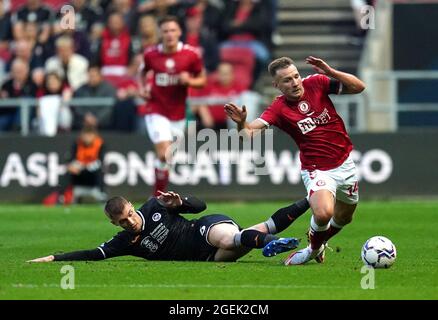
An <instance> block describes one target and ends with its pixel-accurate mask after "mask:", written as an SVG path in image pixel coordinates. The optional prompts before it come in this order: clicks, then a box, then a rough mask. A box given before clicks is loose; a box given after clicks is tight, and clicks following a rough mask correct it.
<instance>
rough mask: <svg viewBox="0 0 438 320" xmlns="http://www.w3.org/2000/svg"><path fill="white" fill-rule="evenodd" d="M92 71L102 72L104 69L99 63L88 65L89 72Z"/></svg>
mask: <svg viewBox="0 0 438 320" xmlns="http://www.w3.org/2000/svg"><path fill="white" fill-rule="evenodd" d="M91 69H97V70H99V72H100V70H101V69H102V67H101V66H100V64H98V63H90V64H89V65H88V71H90V70H91Z"/></svg>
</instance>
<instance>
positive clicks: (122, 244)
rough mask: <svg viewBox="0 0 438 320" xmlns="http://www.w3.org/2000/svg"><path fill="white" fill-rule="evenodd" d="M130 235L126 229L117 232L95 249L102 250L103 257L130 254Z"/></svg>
mask: <svg viewBox="0 0 438 320" xmlns="http://www.w3.org/2000/svg"><path fill="white" fill-rule="evenodd" d="M131 245H132V243H131V237H129V235H128V234H127V232H126V231H122V232H119V233H118V234H117V235H115V236H114V237H113V238H111V239H110V240H108V241H107V242H104V243H102V244H101V245H100V246H99V247H98V248H97V249H98V250H100V251H101V252H102V254H103V255H104V259H108V258H114V257H119V256H127V255H131V254H132V253H131Z"/></svg>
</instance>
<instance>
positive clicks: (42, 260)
mask: <svg viewBox="0 0 438 320" xmlns="http://www.w3.org/2000/svg"><path fill="white" fill-rule="evenodd" d="M54 260H55V256H53V255H50V256H46V257H41V258H36V259H32V260H28V261H26V262H52V261H54Z"/></svg>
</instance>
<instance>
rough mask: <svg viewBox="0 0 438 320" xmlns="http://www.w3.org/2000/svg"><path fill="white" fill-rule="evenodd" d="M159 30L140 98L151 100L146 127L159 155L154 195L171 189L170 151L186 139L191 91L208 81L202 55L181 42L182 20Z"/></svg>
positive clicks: (146, 64)
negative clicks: (158, 41)
mask: <svg viewBox="0 0 438 320" xmlns="http://www.w3.org/2000/svg"><path fill="white" fill-rule="evenodd" d="M159 27H160V32H161V43H160V44H159V45H157V46H153V47H151V48H149V49H146V50H145V53H144V61H143V69H142V72H141V79H140V87H141V89H140V94H141V95H142V97H143V98H145V99H146V100H147V104H146V109H147V114H146V116H145V121H146V127H147V131H148V134H149V138H150V139H151V141H152V142H153V143H154V145H155V151H156V154H157V160H156V164H155V188H154V195H158V190H161V191H166V189H167V184H168V180H169V167H168V163H167V161H166V151H167V150H168V148H169V147H170V145H171V144H172V142H173V140H174V138H178V137H179V136H181V135H184V128H185V110H186V98H187V91H188V87H194V88H200V87H203V86H204V85H205V83H206V81H207V77H206V71H205V69H204V66H203V62H202V58H201V55H200V53H199V52H198V51H197V50H196V49H195V48H193V47H191V46H189V45H185V44H183V43H182V42H180V41H179V39H180V37H181V35H182V31H181V27H180V24H179V22H178V19H177V18H176V17H173V16H167V17H165V18H163V19H162V20H161V21H160V22H159ZM147 75H148V76H149V77H147ZM147 79H149V80H147ZM146 81H147V83H145V82H146Z"/></svg>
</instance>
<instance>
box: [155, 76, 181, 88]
mask: <svg viewBox="0 0 438 320" xmlns="http://www.w3.org/2000/svg"><path fill="white" fill-rule="evenodd" d="M178 81H179V77H178V75H176V74H168V73H157V74H155V83H156V84H157V86H159V87H168V86H176V85H177V84H178Z"/></svg>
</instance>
